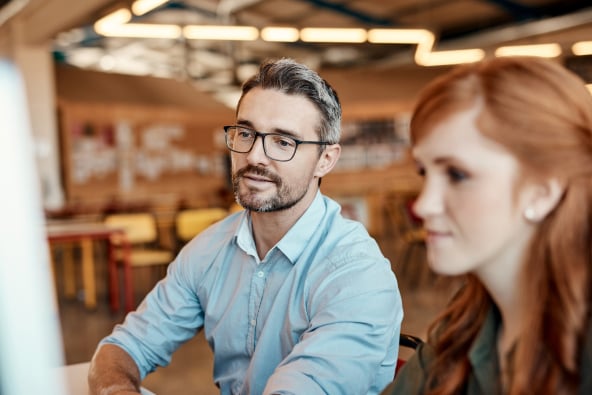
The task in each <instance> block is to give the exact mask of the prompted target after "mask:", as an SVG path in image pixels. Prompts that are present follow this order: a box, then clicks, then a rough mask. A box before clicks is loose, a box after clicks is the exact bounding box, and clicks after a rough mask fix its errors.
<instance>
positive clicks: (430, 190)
mask: <svg viewBox="0 0 592 395" xmlns="http://www.w3.org/2000/svg"><path fill="white" fill-rule="evenodd" d="M440 189H441V188H439V187H438V185H437V184H436V183H435V182H431V181H428V180H427V179H426V181H425V182H424V184H423V186H422V188H421V192H420V193H419V196H418V197H417V199H416V200H415V202H414V203H413V208H412V209H413V212H414V213H415V215H417V216H418V217H420V218H421V219H422V220H425V219H426V218H428V217H430V216H433V215H437V214H441V213H442V212H443V207H444V205H443V198H442V192H441V191H440Z"/></svg>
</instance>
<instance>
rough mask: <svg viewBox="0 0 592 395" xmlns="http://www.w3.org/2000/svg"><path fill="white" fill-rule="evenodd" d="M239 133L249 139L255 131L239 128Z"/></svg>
mask: <svg viewBox="0 0 592 395" xmlns="http://www.w3.org/2000/svg"><path fill="white" fill-rule="evenodd" d="M237 134H238V136H239V137H241V138H243V139H248V138H250V137H251V136H252V135H253V133H252V132H251V131H250V130H245V129H239V130H238V132H237Z"/></svg>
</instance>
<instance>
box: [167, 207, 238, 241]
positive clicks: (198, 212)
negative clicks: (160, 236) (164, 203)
mask: <svg viewBox="0 0 592 395" xmlns="http://www.w3.org/2000/svg"><path fill="white" fill-rule="evenodd" d="M227 215H228V210H227V209H224V208H220V207H214V208H199V209H185V210H181V211H179V212H178V213H177V214H176V216H175V240H176V244H177V250H180V249H181V247H183V246H184V245H185V244H186V243H187V242H188V241H189V240H191V239H192V238H194V237H195V236H196V235H198V234H199V233H200V232H202V231H203V230H204V229H206V228H207V227H208V226H210V225H212V224H213V223H215V222H218V221H219V220H221V219H222V218H224V217H226V216H227Z"/></svg>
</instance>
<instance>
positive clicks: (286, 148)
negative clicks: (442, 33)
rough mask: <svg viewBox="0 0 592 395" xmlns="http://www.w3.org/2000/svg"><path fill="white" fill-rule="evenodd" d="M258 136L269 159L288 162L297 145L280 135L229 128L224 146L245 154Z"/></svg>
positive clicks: (292, 140)
mask: <svg viewBox="0 0 592 395" xmlns="http://www.w3.org/2000/svg"><path fill="white" fill-rule="evenodd" d="M258 135H259V136H261V139H262V140H263V149H264V150H265V154H266V155H267V156H268V157H269V158H270V159H274V160H280V161H281V160H290V159H292V157H293V156H294V153H295V152H296V147H297V145H298V144H297V143H296V141H295V140H294V139H293V138H291V137H288V136H283V135H281V134H261V133H257V132H256V131H254V130H251V129H247V128H241V127H229V128H228V129H227V131H226V144H227V145H228V148H230V149H231V150H233V151H235V152H240V153H247V152H249V151H251V148H253V145H254V144H255V140H256V139H257V136H258Z"/></svg>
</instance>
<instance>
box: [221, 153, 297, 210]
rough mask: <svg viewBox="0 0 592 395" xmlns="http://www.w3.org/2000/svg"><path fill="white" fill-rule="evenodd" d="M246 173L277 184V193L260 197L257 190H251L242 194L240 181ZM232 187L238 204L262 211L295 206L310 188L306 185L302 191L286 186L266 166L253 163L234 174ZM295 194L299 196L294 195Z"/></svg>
mask: <svg viewBox="0 0 592 395" xmlns="http://www.w3.org/2000/svg"><path fill="white" fill-rule="evenodd" d="M245 173H250V174H256V175H259V176H262V177H265V178H267V179H268V180H270V181H271V182H272V183H274V184H275V185H276V189H277V193H276V195H275V196H272V197H269V198H259V197H257V196H256V194H257V192H256V191H255V192H254V193H253V192H252V191H251V190H248V191H247V192H243V193H242V194H241V192H240V190H239V189H240V187H239V183H240V180H241V178H243V176H244V175H245ZM232 188H233V190H234V198H235V199H236V201H237V202H238V204H240V205H241V206H243V207H244V208H246V209H247V210H251V211H257V212H260V213H268V212H272V211H280V210H287V209H289V208H291V207H294V206H295V205H296V203H298V202H299V201H300V200H302V199H303V198H304V196H305V195H306V193H307V192H308V188H306V187H305V188H302V190H301V191H298V190H294V189H292V188H290V187H288V186H286V185H285V183H284V182H283V180H282V179H281V178H280V177H278V176H277V175H276V174H273V173H271V172H269V171H267V169H265V168H262V167H257V166H252V165H247V166H245V167H243V168H242V169H240V170H238V171H237V172H236V173H234V174H233V175H232ZM293 195H297V196H296V197H294V196H293Z"/></svg>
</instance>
